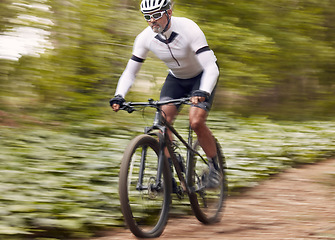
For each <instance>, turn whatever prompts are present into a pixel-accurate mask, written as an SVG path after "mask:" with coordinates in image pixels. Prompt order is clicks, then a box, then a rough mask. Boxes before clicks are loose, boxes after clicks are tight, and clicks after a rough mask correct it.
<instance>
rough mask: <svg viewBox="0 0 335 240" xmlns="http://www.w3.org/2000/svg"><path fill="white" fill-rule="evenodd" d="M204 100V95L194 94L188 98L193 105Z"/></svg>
mask: <svg viewBox="0 0 335 240" xmlns="http://www.w3.org/2000/svg"><path fill="white" fill-rule="evenodd" d="M205 100H206V98H205V97H199V96H194V97H191V99H190V101H191V103H192V104H193V105H197V104H198V103H201V102H203V101H205Z"/></svg>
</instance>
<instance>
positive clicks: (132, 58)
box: [131, 55, 145, 63]
mask: <svg viewBox="0 0 335 240" xmlns="http://www.w3.org/2000/svg"><path fill="white" fill-rule="evenodd" d="M131 60H134V61H135V62H139V63H142V62H144V60H145V59H142V58H139V57H136V56H135V55H133V56H131Z"/></svg>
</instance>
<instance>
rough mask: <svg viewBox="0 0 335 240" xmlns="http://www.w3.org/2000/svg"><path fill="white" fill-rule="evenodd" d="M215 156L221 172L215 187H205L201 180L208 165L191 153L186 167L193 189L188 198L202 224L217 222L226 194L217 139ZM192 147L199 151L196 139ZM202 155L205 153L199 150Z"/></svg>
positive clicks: (222, 161)
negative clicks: (219, 182) (218, 182)
mask: <svg viewBox="0 0 335 240" xmlns="http://www.w3.org/2000/svg"><path fill="white" fill-rule="evenodd" d="M215 141H216V146H217V156H218V165H219V172H220V174H221V184H220V185H219V186H218V188H216V189H206V188H205V187H204V183H203V180H202V176H203V174H204V172H206V171H208V165H206V164H204V163H203V161H202V160H201V159H200V158H199V157H197V156H196V155H194V154H192V155H191V156H192V157H191V158H190V160H189V162H188V167H187V171H188V172H187V179H188V181H187V182H188V184H189V187H190V188H191V189H193V191H191V193H190V194H189V200H190V203H191V207H192V210H193V212H194V215H195V216H196V218H197V219H198V220H199V221H200V222H202V223H203V224H212V223H216V222H219V221H220V220H221V217H222V213H223V209H224V202H225V200H226V198H227V195H228V191H227V190H228V187H227V179H226V172H225V169H226V163H225V158H224V155H223V153H222V150H221V146H220V144H219V142H218V141H217V140H215ZM193 148H194V149H196V150H197V151H200V148H201V147H200V146H199V143H198V141H196V142H195V143H194V145H193ZM200 153H201V155H202V157H205V154H204V153H203V152H202V151H200Z"/></svg>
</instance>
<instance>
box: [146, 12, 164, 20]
mask: <svg viewBox="0 0 335 240" xmlns="http://www.w3.org/2000/svg"><path fill="white" fill-rule="evenodd" d="M164 13H165V11H162V12H156V13H153V14H144V15H143V17H144V19H145V20H147V21H150V20H151V18H153V19H155V20H158V19H160V18H161V17H163V15H164Z"/></svg>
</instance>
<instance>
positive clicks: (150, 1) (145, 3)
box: [141, 0, 171, 13]
mask: <svg viewBox="0 0 335 240" xmlns="http://www.w3.org/2000/svg"><path fill="white" fill-rule="evenodd" d="M170 7H171V1H170V0H142V2H141V12H142V13H149V12H155V11H163V10H168V9H170Z"/></svg>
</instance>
